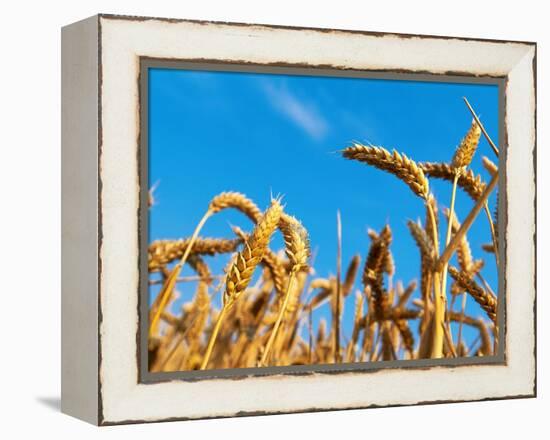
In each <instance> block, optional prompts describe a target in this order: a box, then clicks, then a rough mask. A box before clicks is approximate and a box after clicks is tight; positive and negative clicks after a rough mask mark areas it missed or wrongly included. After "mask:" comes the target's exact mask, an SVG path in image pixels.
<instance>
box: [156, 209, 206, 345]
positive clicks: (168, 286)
mask: <svg viewBox="0 0 550 440" xmlns="http://www.w3.org/2000/svg"><path fill="white" fill-rule="evenodd" d="M211 215H212V211H211V210H210V209H209V210H207V211H206V213H205V214H204V216H203V217H202V218H201V220H200V222H199V224H198V225H197V227H196V228H195V231H194V232H193V235H192V236H191V240H190V241H189V244H188V245H187V247H186V248H185V252H184V253H183V256H182V257H181V259H180V261H179V262H178V264H176V265H175V266H174V268H173V269H172V272H171V273H170V275H169V277H168V278H167V279H166V282H165V283H164V286H163V287H162V290H161V292H160V293H159V295H160V298H161V299H160V303H159V306H158V308H157V309H156V311H155V313H154V314H153V319H152V320H151V324H150V326H149V335H153V334H155V333H156V329H157V324H158V321H159V319H160V315H162V313H163V312H164V309H165V307H166V305H167V304H168V299H169V298H170V296H171V295H172V291H173V290H174V286H175V285H176V282H177V279H178V277H179V276H180V272H181V270H182V268H183V266H184V265H185V262H186V261H187V257H189V253H190V252H191V249H192V247H193V244H194V242H195V240H196V239H197V237H198V236H199V233H200V231H201V229H202V227H203V226H204V224H205V223H206V221H207V220H208V219H209V218H210V216H211Z"/></svg>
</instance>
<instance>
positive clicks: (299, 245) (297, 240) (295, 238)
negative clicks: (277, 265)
mask: <svg viewBox="0 0 550 440" xmlns="http://www.w3.org/2000/svg"><path fill="white" fill-rule="evenodd" d="M279 229H280V230H281V232H282V234H283V238H284V241H285V252H286V255H287V257H288V259H289V261H290V264H291V266H292V268H291V270H290V275H289V277H288V284H287V288H286V292H285V296H284V297H283V301H282V303H281V306H280V307H279V313H278V315H277V320H276V321H275V324H274V326H273V329H272V330H271V333H270V335H269V339H268V341H267V343H266V345H265V347H264V349H263V352H262V356H261V359H260V361H259V365H260V366H263V365H265V364H266V362H267V359H268V357H269V354H270V352H271V348H272V346H273V343H274V341H275V338H276V337H277V333H278V331H279V327H280V325H281V322H282V320H283V316H284V315H285V311H286V308H287V306H288V302H289V298H290V292H291V291H292V289H293V283H294V282H295V279H296V274H297V273H298V272H299V271H300V270H303V269H304V268H306V267H307V259H308V258H309V253H310V251H309V238H308V233H307V231H306V229H305V228H304V227H303V226H302V224H301V223H300V222H299V221H298V220H296V219H295V218H294V217H291V216H289V215H287V214H284V213H283V214H281V216H280V220H279Z"/></svg>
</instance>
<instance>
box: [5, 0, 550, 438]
mask: <svg viewBox="0 0 550 440" xmlns="http://www.w3.org/2000/svg"><path fill="white" fill-rule="evenodd" d="M544 3H545V2H540V1H539V2H535V1H527V0H523V1H516V2H513V3H512V2H510V4H506V5H505V4H504V2H502V1H499V2H493V1H491V2H489V1H486V2H483V3H482V2H481V1H479V0H478V1H469V0H463V1H461V2H443V1H431V2H429V1H418V0H417V1H402V2H396V1H393V2H392V1H382V2H381V1H376V2H372V3H371V2H368V1H366V0H362V1H355V2H353V1H344V0H338V1H334V2H320V1H319V0H317V1H315V2H311V3H309V4H308V3H307V2H305V1H303V2H298V0H293V1H283V0H278V1H258V0H256V1H251V2H246V1H244V0H243V1H238V0H231V1H226V2H222V1H220V2H214V1H209V0H201V1H185V2H184V1H177V2H167V1H161V0H154V1H140V0H133V1H117V2H116V4H115V2H114V1H113V0H110V1H104V0H101V1H94V2H93V3H92V2H88V3H87V4H84V2H80V3H77V2H74V1H73V2H61V1H59V2H55V3H54V2H38V1H37V2H31V1H24V0H21V1H19V2H17V3H15V2H10V3H4V4H3V5H2V13H1V16H0V37H1V38H0V49H1V54H2V61H1V69H0V121H1V122H0V148H1V153H2V154H1V156H0V179H1V182H0V191H1V196H0V200H1V202H2V203H1V205H0V206H1V210H0V237H1V239H0V258H1V262H0V268H1V277H2V281H1V283H0V292H1V295H2V296H1V301H0V307H1V308H0V330H1V333H0V335H1V336H2V339H1V340H0V353H1V354H0V403H1V405H2V417H0V436H1V437H2V438H8V439H9V438H23V437H24V436H25V437H26V436H31V435H32V436H35V437H40V436H48V437H50V436H52V437H53V436H54V435H63V436H65V435H66V436H74V437H76V438H78V439H79V440H81V439H86V438H96V437H100V436H102V437H105V438H107V437H108V438H117V437H119V436H120V437H122V436H132V438H133V439H138V438H144V439H145V438H147V439H149V440H150V439H153V438H155V439H159V438H161V437H162V436H170V435H171V436H178V437H179V438H191V437H199V438H201V439H206V438H209V437H214V436H216V437H218V438H237V437H238V438H239V439H244V438H259V437H261V438H278V439H280V438H281V437H289V436H291V437H292V438H298V437H299V436H308V437H311V438H313V437H319V438H334V437H338V436H340V437H341V436H343V435H350V436H351V435H353V436H360V437H365V438H367V437H375V436H378V438H380V437H379V436H388V437H389V438H397V437H398V436H403V438H406V439H407V440H408V439H414V438H423V439H430V438H445V440H451V439H455V438H457V439H458V438H460V439H464V438H465V436H471V437H472V438H482V437H485V436H486V437H489V436H491V437H496V436H498V437H499V438H503V437H501V436H502V435H504V436H505V437H504V438H507V437H508V436H510V437H516V438H518V437H519V438H521V437H523V436H525V435H529V434H530V432H531V431H532V430H537V429H539V430H542V429H545V431H548V420H547V417H548V415H547V414H548V410H546V411H544V410H543V408H544V406H545V405H546V406H547V407H548V406H549V402H548V398H547V392H548V380H547V378H546V374H545V373H546V371H547V367H548V355H547V352H546V351H545V350H544V348H543V347H545V346H546V347H547V346H548V342H547V334H548V323H547V322H548V320H546V322H545V318H546V317H545V313H544V312H543V310H544V309H546V308H547V303H548V300H547V298H546V296H547V295H546V293H547V290H548V277H547V275H546V274H545V262H546V261H548V260H547V259H548V251H547V250H545V246H544V244H545V243H546V242H547V241H548V240H547V239H548V233H547V232H546V230H545V225H548V224H549V210H548V205H546V203H545V202H546V200H548V199H547V187H548V181H549V179H548V172H547V171H545V168H547V167H548V163H549V157H548V156H549V155H548V153H547V151H546V148H545V147H546V145H548V141H549V138H548V129H547V127H545V126H544V125H543V123H542V121H543V120H544V119H546V120H548V117H547V116H546V117H545V115H546V109H547V106H548V104H549V96H548V90H549V89H548V83H547V78H550V75H549V73H550V68H549V62H548V59H547V50H546V49H547V47H550V38H549V35H550V33H549V32H548V23H547V22H546V20H545V18H544V17H545V15H546V14H545V12H546V11H544V9H546V8H544V6H543V5H544ZM98 12H104V13H120V14H130V15H149V16H161V17H176V18H191V19H203V20H221V21H239V22H251V23H266V24H282V25H294V26H315V27H328V28H342V29H360V30H369V31H381V32H402V33H417V34H418V33H422V34H433V35H447V36H464V37H484V38H495V39H507V40H528V41H537V43H538V115H539V117H538V120H539V123H538V191H539V195H538V202H539V210H538V211H539V212H538V219H537V221H538V265H537V266H538V274H539V286H538V311H539V320H538V347H539V350H538V394H539V397H538V398H537V399H529V400H511V401H496V402H482V403H467V404H453V405H432V406H416V407H408V408H387V409H376V410H374V409H371V410H361V411H340V412H329V413H317V414H299V415H285V416H267V417H249V418H240V419H226V420H210V421H196V422H177V423H161V424H149V425H133V426H122V427H108V428H94V427H92V426H90V425H87V424H85V423H83V422H80V421H77V420H74V419H72V418H70V417H68V416H65V415H63V414H61V413H59V387H60V173H61V170H60V28H61V26H63V25H65V24H68V23H71V22H73V21H77V20H80V19H82V18H85V17H87V16H90V15H93V14H95V13H98ZM545 80H546V81H545ZM541 115H542V116H541ZM547 267H548V265H547V264H546V271H548V269H547ZM442 386H444V385H443V384H442ZM471 386H475V384H471ZM545 399H546V402H545ZM546 435H547V434H546ZM520 436H521V437H520ZM531 437H532V438H540V437H542V435H536V434H535V435H534V436H532V435H531Z"/></svg>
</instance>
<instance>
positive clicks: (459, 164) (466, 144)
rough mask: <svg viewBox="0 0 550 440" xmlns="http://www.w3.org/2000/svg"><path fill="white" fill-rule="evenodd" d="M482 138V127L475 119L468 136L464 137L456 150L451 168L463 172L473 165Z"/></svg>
mask: <svg viewBox="0 0 550 440" xmlns="http://www.w3.org/2000/svg"><path fill="white" fill-rule="evenodd" d="M480 136H481V127H480V126H479V124H478V123H477V122H476V121H475V119H474V120H473V121H472V125H471V126H470V129H469V130H468V132H467V133H466V136H464V138H463V139H462V141H461V142H460V144H459V146H458V148H457V149H456V151H455V154H454V156H453V160H452V161H451V166H452V167H453V168H454V169H455V170H463V169H465V168H466V167H468V166H469V165H470V164H471V163H472V159H473V157H474V153H475V152H476V149H477V146H478V145H479V138H480Z"/></svg>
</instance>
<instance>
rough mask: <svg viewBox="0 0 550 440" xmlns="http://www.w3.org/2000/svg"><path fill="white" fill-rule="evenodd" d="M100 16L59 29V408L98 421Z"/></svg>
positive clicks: (93, 421)
mask: <svg viewBox="0 0 550 440" xmlns="http://www.w3.org/2000/svg"><path fill="white" fill-rule="evenodd" d="M98 33H99V30H98V18H97V16H95V17H90V18H88V19H86V20H83V21H80V22H77V23H74V24H72V25H69V26H66V27H64V28H63V29H62V33H61V46H62V56H61V76H62V92H61V93H62V99H61V101H62V104H61V143H62V147H61V151H62V154H61V156H62V158H61V162H62V167H61V168H62V172H61V187H62V196H61V200H62V204H61V205H62V208H61V218H62V220H61V221H62V231H61V232H62V247H61V248H62V256H61V267H62V269H61V279H62V293H61V297H62V300H61V316H62V318H61V411H62V412H64V413H66V414H69V415H71V416H74V417H77V418H79V419H82V420H85V421H87V422H90V423H93V424H98V412H99V411H98V405H99V399H98V241H99V239H98V231H99V224H98V129H99V126H98V111H99V110H98V79H99V78H98V73H99V70H98V68H99V65H98V49H99V46H98Z"/></svg>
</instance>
